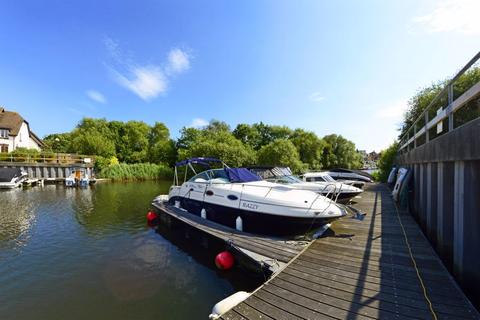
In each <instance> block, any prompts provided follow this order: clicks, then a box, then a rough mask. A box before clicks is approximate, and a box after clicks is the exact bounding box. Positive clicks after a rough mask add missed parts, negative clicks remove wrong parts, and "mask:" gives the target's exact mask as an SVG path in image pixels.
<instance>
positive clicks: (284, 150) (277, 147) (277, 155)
mask: <svg viewBox="0 0 480 320" xmlns="http://www.w3.org/2000/svg"><path fill="white" fill-rule="evenodd" d="M258 163H259V164H261V165H273V166H285V167H290V169H291V170H292V171H293V172H301V171H303V170H304V169H305V166H304V164H303V163H302V162H301V161H300V156H299V154H298V151H297V149H296V148H295V146H294V145H293V143H292V142H291V141H290V140H287V139H277V140H275V141H272V142H270V143H269V144H267V145H265V146H263V147H261V148H260V150H259V151H258Z"/></svg>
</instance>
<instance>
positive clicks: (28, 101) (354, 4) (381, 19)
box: [0, 0, 480, 151]
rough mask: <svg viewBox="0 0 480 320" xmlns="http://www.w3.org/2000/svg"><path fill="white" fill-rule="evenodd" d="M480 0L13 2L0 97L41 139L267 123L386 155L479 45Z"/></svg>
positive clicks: (0, 44)
mask: <svg viewBox="0 0 480 320" xmlns="http://www.w3.org/2000/svg"><path fill="white" fill-rule="evenodd" d="M479 3H480V2H478V1H475V0H460V1H452V0H446V1H444V0H441V1H427V0H426V1H413V0H405V1H380V0H378V1H372V0H367V1H353V0H352V1H313V0H311V1H279V0H271V1H259V0H255V1H253V0H252V1H235V2H234V1H226V0H224V1H194V0H192V1H178V0H177V1H174V0H171V1H116V0H115V1H89V0H84V1H76V2H74V1H21V2H20V1H3V2H1V3H0V57H1V59H0V105H3V106H4V107H5V108H6V109H8V110H15V111H18V112H20V113H21V114H22V115H23V116H24V117H25V118H26V119H27V120H28V121H29V122H30V125H31V127H32V128H33V130H34V131H36V133H37V134H39V135H40V136H43V135H46V134H48V133H54V132H65V131H70V130H71V129H72V128H73V127H74V126H75V125H76V124H77V123H78V121H79V120H80V119H81V118H82V117H84V116H88V117H102V118H103V117H105V118H107V119H108V120H124V121H127V120H143V121H146V122H147V123H150V124H152V123H153V122H155V121H161V122H164V123H166V124H167V126H168V127H169V128H170V130H171V134H172V136H173V137H177V136H178V134H179V130H180V129H181V128H182V127H183V126H199V125H202V124H204V123H205V122H206V121H209V120H210V119H219V120H223V121H226V122H227V123H229V124H230V125H231V126H232V127H234V126H235V125H236V124H238V123H254V122H259V121H263V122H265V123H269V124H279V125H288V126H290V127H301V128H305V129H307V130H312V131H314V132H316V133H317V134H319V135H325V134H330V133H338V134H342V135H344V136H345V137H347V138H348V139H350V140H352V141H354V142H355V143H356V144H357V147H358V148H360V149H366V150H367V151H371V150H377V151H379V150H380V149H382V148H384V147H386V146H388V145H389V144H390V143H391V142H392V141H393V140H394V138H395V137H396V136H397V131H396V129H397V127H398V124H399V123H400V120H401V117H402V113H403V111H404V110H405V106H406V101H407V100H408V98H409V97H411V96H412V95H413V94H414V93H415V92H416V90H417V89H418V88H420V87H422V86H425V85H428V84H430V83H431V82H432V81H436V80H439V79H443V78H447V77H450V76H451V75H453V74H454V73H455V71H457V70H458V69H460V68H461V67H462V66H463V65H464V64H465V63H466V62H467V61H468V60H469V59H470V58H471V57H473V55H474V54H475V53H476V52H477V51H478V50H479V45H478V44H479V42H478V39H479V36H480V22H479V21H480V19H478V18H477V17H476V14H475V13H478V12H480V4H479Z"/></svg>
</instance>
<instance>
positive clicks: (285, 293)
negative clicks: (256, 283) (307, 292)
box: [264, 284, 374, 320]
mask: <svg viewBox="0 0 480 320" xmlns="http://www.w3.org/2000/svg"><path fill="white" fill-rule="evenodd" d="M264 292H268V293H270V294H271V295H272V296H277V297H280V296H281V297H284V298H287V299H288V301H291V302H292V303H294V304H296V305H297V306H298V307H297V308H296V309H295V312H298V313H299V314H300V315H301V316H302V317H306V318H307V319H312V318H313V319H317V318H318V317H320V316H322V315H323V316H327V317H332V318H340V319H344V318H346V317H347V316H348V311H345V310H343V309H340V308H338V307H337V306H332V305H329V304H326V303H323V302H320V301H315V300H313V299H310V298H307V297H304V296H302V295H299V294H298V293H296V292H292V291H289V290H286V289H284V288H281V287H279V286H276V285H274V284H268V285H266V286H265V291H264ZM355 319H359V320H368V319H374V318H372V317H367V316H364V315H361V314H358V313H357V314H355Z"/></svg>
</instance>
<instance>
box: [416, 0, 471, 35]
mask: <svg viewBox="0 0 480 320" xmlns="http://www.w3.org/2000/svg"><path fill="white" fill-rule="evenodd" d="M479 12H480V1H479V0H443V1H439V2H437V4H436V7H435V8H434V9H433V11H432V12H430V13H428V14H426V15H423V16H419V17H416V18H414V20H413V21H414V23H416V24H417V25H420V26H422V27H423V28H424V29H425V30H426V31H427V32H432V33H434V32H452V31H455V32H459V33H463V34H468V35H478V34H480V19H479V17H478V14H479Z"/></svg>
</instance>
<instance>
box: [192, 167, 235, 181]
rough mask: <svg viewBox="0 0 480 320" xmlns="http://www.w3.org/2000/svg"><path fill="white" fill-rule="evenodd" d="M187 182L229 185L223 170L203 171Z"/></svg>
mask: <svg viewBox="0 0 480 320" xmlns="http://www.w3.org/2000/svg"><path fill="white" fill-rule="evenodd" d="M188 181H189V182H200V183H206V182H210V183H229V182H230V179H229V178H228V175H227V173H226V172H225V170H224V169H211V170H207V171H203V172H201V173H199V174H197V175H196V176H193V177H192V178H191V179H190V180H188Z"/></svg>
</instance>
